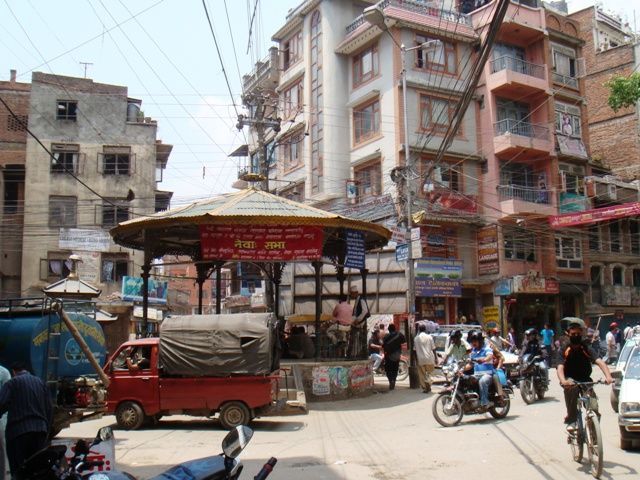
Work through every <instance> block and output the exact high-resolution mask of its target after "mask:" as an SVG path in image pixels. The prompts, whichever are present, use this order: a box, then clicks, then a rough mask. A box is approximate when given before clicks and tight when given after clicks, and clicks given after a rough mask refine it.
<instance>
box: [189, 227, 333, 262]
mask: <svg viewBox="0 0 640 480" xmlns="http://www.w3.org/2000/svg"><path fill="white" fill-rule="evenodd" d="M322 240H323V231H322V228H320V227H310V226H297V227H289V226H283V225H261V226H257V225H256V226H253V225H246V226H243V225H233V226H226V225H201V226H200V244H201V249H202V258H203V259H204V260H218V259H224V260H275V261H281V260H283V261H286V260H317V259H319V258H320V257H321V256H322Z"/></svg>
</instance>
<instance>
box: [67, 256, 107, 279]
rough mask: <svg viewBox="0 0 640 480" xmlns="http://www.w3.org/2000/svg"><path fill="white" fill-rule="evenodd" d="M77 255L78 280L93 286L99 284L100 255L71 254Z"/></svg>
mask: <svg viewBox="0 0 640 480" xmlns="http://www.w3.org/2000/svg"><path fill="white" fill-rule="evenodd" d="M73 254H74V255H78V256H79V257H80V259H81V260H82V261H81V262H79V263H78V276H79V277H80V280H83V281H85V282H88V283H93V284H94V285H95V284H96V283H98V282H101V281H102V280H101V279H100V275H99V272H100V254H99V253H98V252H73Z"/></svg>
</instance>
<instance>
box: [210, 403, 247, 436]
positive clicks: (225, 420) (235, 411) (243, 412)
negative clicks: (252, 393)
mask: <svg viewBox="0 0 640 480" xmlns="http://www.w3.org/2000/svg"><path fill="white" fill-rule="evenodd" d="M218 419H219V420H220V425H222V428H224V429H225V430H232V429H234V428H236V427H237V426H238V425H248V424H249V422H251V412H249V409H248V408H247V406H246V405H245V404H244V403H242V402H237V401H233V402H227V403H225V404H224V405H222V408H221V409H220V415H219V417H218Z"/></svg>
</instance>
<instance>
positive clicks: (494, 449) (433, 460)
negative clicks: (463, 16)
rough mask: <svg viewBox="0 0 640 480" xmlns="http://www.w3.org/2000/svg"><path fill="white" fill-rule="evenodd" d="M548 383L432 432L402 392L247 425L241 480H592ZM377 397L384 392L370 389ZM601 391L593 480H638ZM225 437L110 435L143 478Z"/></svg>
mask: <svg viewBox="0 0 640 480" xmlns="http://www.w3.org/2000/svg"><path fill="white" fill-rule="evenodd" d="M551 374H552V378H553V382H552V388H551V390H550V392H548V394H549V395H548V398H546V399H545V400H544V401H542V402H538V403H535V404H533V405H530V406H527V405H525V403H524V402H523V401H522V399H521V398H520V393H519V391H518V390H516V392H515V393H516V397H515V398H513V399H512V406H511V412H510V414H509V416H508V417H507V418H506V419H504V420H501V421H497V420H493V419H492V418H491V417H489V416H488V415H487V416H486V418H485V417H480V416H471V417H465V418H464V419H463V422H462V424H461V425H460V426H458V427H454V428H449V429H445V428H442V427H440V426H439V425H438V424H437V423H436V421H435V420H434V419H433V416H432V414H431V403H432V399H433V398H434V395H425V394H423V393H422V392H421V391H416V390H409V388H408V385H407V383H406V382H405V384H403V385H399V387H398V389H397V390H396V391H394V392H389V393H388V392H384V393H378V394H376V395H373V396H371V397H369V398H366V399H359V400H352V401H346V402H337V403H331V404H317V403H316V404H313V405H312V409H311V411H310V413H309V415H307V416H295V417H271V418H265V419H260V420H257V421H256V422H255V423H254V425H253V427H254V430H255V433H254V437H253V440H252V441H251V443H250V444H249V446H248V448H247V449H246V450H245V452H244V454H243V456H242V460H243V462H244V463H245V474H244V475H243V478H253V475H255V473H257V471H258V470H259V468H260V467H261V466H262V464H263V463H264V462H265V461H266V460H267V459H268V458H269V457H270V456H275V457H277V458H278V460H279V461H278V465H277V466H276V468H275V470H274V472H273V474H272V476H271V477H270V478H273V479H279V478H283V479H293V478H296V479H298V478H300V479H320V478H323V479H351V478H358V479H361V478H362V479H367V478H375V479H405V478H409V479H414V478H415V479H425V478H465V475H472V477H470V478H474V479H485V478H487V479H488V478H491V479H503V478H504V479H514V478H517V479H533V478H547V479H566V478H571V479H573V478H581V479H587V478H592V477H591V476H590V475H589V474H588V473H587V471H586V469H585V468H584V467H582V466H581V465H579V464H577V463H575V462H573V461H572V459H571V456H570V451H569V447H568V445H567V444H566V435H565V433H564V426H563V425H562V418H563V415H564V403H563V401H562V392H561V391H560V388H559V387H558V385H557V380H556V379H555V370H552V372H551ZM377 381H378V382H380V385H379V386H380V388H381V390H383V387H384V385H385V384H386V382H384V381H380V380H377ZM609 388H610V387H607V386H604V385H599V386H598V387H597V392H598V396H599V398H600V407H601V408H600V410H601V413H602V433H603V440H604V458H605V465H604V474H603V476H602V478H614V479H627V478H628V479H632V478H638V472H639V471H640V452H638V451H635V452H624V451H622V450H620V448H619V433H618V425H617V417H616V414H614V412H613V410H612V409H611V407H610V405H609V401H608V398H609ZM113 422H114V418H113V417H105V418H103V419H102V420H98V421H94V422H89V423H86V424H82V425H75V426H73V427H72V428H71V429H68V430H65V431H64V432H63V434H62V436H79V435H85V436H88V437H91V436H93V435H95V432H96V431H97V429H98V428H99V427H100V426H103V425H110V424H112V423H113ZM224 435H225V432H223V431H222V430H220V429H219V427H218V425H217V422H215V421H210V420H205V419H190V418H187V417H172V418H171V419H167V420H163V421H162V422H161V423H160V425H159V426H158V427H157V428H154V429H149V430H142V431H133V432H127V431H121V430H117V429H116V430H115V436H116V440H117V447H116V449H117V450H116V459H117V462H118V465H119V468H121V469H123V470H125V471H127V472H129V473H131V474H133V475H135V476H136V477H140V478H149V477H151V476H153V475H155V474H157V473H160V472H162V471H163V470H165V469H167V468H168V467H170V466H172V465H174V464H177V463H180V462H182V461H185V460H191V459H195V458H198V457H202V456H206V455H211V454H215V453H219V452H220V441H221V439H222V437H223V436H224Z"/></svg>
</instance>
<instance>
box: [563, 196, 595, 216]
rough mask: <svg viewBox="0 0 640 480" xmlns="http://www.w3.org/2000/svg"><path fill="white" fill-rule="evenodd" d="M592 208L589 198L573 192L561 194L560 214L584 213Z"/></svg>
mask: <svg viewBox="0 0 640 480" xmlns="http://www.w3.org/2000/svg"><path fill="white" fill-rule="evenodd" d="M590 206H591V200H590V199H589V197H585V196H584V195H579V194H577V193H571V192H560V205H559V211H560V213H572V212H584V211H585V210H587V209H588V208H589V207H590Z"/></svg>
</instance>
